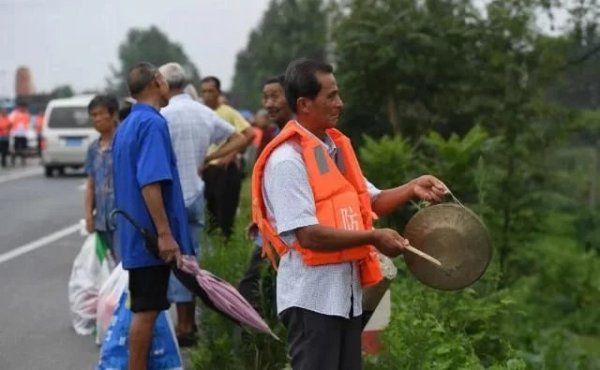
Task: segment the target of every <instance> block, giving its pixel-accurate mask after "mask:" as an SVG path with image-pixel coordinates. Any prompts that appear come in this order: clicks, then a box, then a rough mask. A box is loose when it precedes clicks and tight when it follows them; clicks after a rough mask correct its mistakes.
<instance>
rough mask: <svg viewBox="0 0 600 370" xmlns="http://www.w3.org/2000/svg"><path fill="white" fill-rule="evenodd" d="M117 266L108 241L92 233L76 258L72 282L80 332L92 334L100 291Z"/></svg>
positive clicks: (74, 313)
mask: <svg viewBox="0 0 600 370" xmlns="http://www.w3.org/2000/svg"><path fill="white" fill-rule="evenodd" d="M113 266H114V262H113V260H112V258H111V257H110V253H109V252H108V249H107V248H106V246H105V245H104V243H102V242H101V240H100V239H99V237H98V236H97V235H96V234H95V233H94V234H92V235H90V236H88V237H87V239H86V240H85V242H84V243H83V246H82V247H81V250H80V252H79V254H78V255H77V257H75V260H74V261H73V269H72V270H71V277H70V278H69V286H68V291H69V306H70V309H71V321H72V323H73V328H74V329H75V332H76V333H77V334H79V335H90V334H92V333H93V332H94V330H95V328H96V307H97V305H98V292H99V290H100V287H101V285H102V284H103V283H104V281H106V279H108V277H109V276H110V273H111V271H112V268H113Z"/></svg>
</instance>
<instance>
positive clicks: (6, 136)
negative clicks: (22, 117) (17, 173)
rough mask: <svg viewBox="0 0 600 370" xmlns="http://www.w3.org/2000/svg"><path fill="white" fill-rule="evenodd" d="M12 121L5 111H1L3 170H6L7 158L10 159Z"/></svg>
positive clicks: (0, 148) (0, 128) (0, 155)
mask: <svg viewBox="0 0 600 370" xmlns="http://www.w3.org/2000/svg"><path fill="white" fill-rule="evenodd" d="M10 126H11V124H10V120H9V119H8V114H7V113H6V110H5V109H0V157H2V168H6V157H8V143H9V141H10Z"/></svg>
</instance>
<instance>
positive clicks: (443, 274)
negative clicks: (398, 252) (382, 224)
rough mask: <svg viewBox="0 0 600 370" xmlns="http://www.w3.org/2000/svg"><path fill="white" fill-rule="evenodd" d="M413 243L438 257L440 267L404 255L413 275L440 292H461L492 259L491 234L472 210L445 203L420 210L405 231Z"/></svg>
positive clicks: (413, 256) (424, 260) (416, 257)
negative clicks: (459, 290)
mask: <svg viewBox="0 0 600 370" xmlns="http://www.w3.org/2000/svg"><path fill="white" fill-rule="evenodd" d="M404 237H405V238H406V239H408V241H409V242H410V244H411V245H412V246H413V247H414V248H416V249H418V250H420V251H422V252H424V253H426V254H428V255H430V256H432V257H434V258H436V259H437V260H439V262H441V266H436V265H435V264H433V263H431V262H430V261H428V260H426V259H424V258H422V257H420V256H418V255H416V254H414V253H404V260H405V261H406V264H407V266H408V269H409V270H410V271H411V273H412V274H413V275H414V276H415V277H416V278H417V279H418V280H419V281H421V282H422V283H423V284H425V285H428V286H430V287H432V288H436V289H441V290H458V289H462V288H465V287H467V286H469V285H471V284H473V283H474V282H476V281H477V280H479V278H480V277H481V276H482V275H483V273H484V272H485V270H486V268H487V266H488V264H489V262H490V259H491V258H492V243H491V240H490V235H489V232H488V230H487V228H486V227H485V225H484V224H483V222H482V221H481V220H480V219H479V217H477V215H476V214H475V213H473V211H471V210H469V209H468V208H465V207H463V206H460V205H458V204H454V203H442V204H437V205H433V206H429V207H426V208H423V209H421V210H420V211H418V212H417V213H416V214H415V215H414V216H413V217H412V218H411V219H410V221H409V222H408V224H407V225H406V228H405V229H404Z"/></svg>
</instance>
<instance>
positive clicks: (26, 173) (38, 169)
mask: <svg viewBox="0 0 600 370" xmlns="http://www.w3.org/2000/svg"><path fill="white" fill-rule="evenodd" d="M42 173H44V171H43V170H42V168H41V167H36V168H31V169H28V170H23V171H19V172H17V173H10V174H8V175H4V176H0V184H2V183H4V182H8V181H12V180H19V179H23V178H26V177H31V176H35V175H41V174H42Z"/></svg>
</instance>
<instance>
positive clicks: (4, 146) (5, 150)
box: [0, 138, 8, 167]
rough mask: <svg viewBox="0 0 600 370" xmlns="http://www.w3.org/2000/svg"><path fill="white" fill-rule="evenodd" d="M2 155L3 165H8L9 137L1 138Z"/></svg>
mask: <svg viewBox="0 0 600 370" xmlns="http://www.w3.org/2000/svg"><path fill="white" fill-rule="evenodd" d="M0 157H2V167H6V158H7V157H8V138H0Z"/></svg>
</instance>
